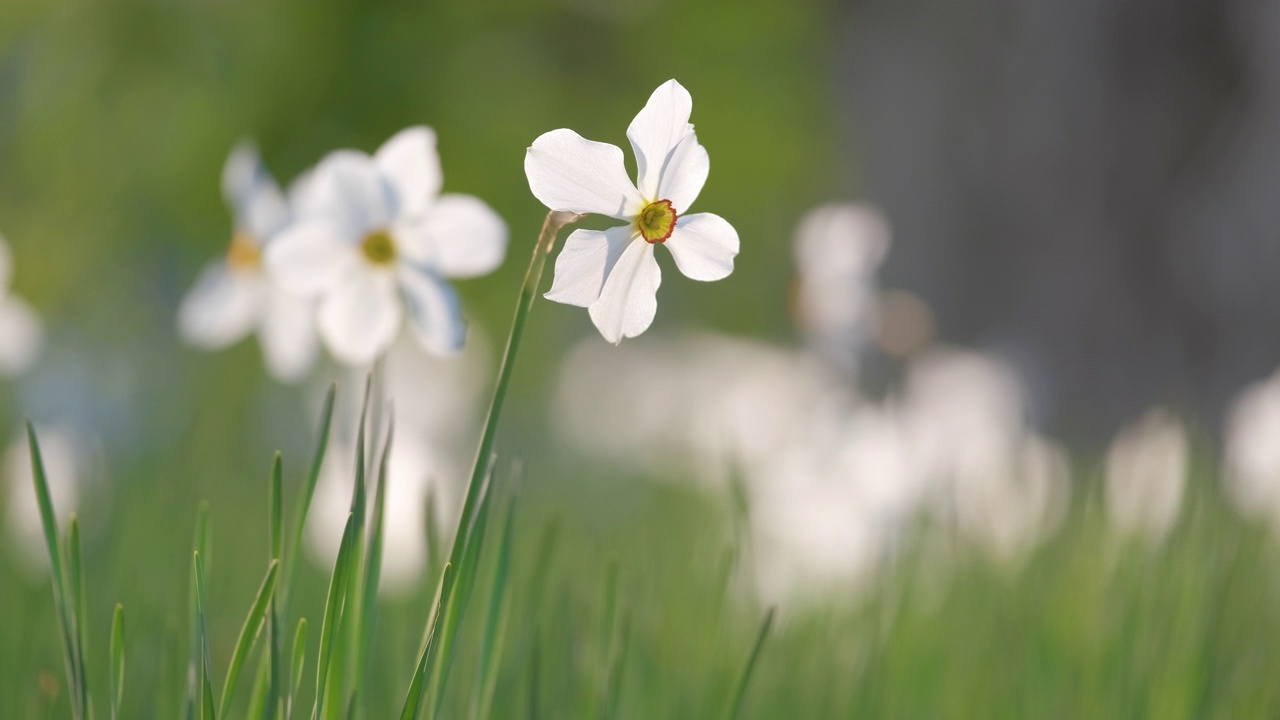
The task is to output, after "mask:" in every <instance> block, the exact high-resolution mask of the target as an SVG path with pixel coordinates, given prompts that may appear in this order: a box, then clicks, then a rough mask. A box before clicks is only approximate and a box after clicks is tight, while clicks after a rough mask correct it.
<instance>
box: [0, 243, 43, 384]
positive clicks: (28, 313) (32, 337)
mask: <svg viewBox="0 0 1280 720" xmlns="http://www.w3.org/2000/svg"><path fill="white" fill-rule="evenodd" d="M12 274H13V261H12V258H11V256H10V255H9V246H8V245H6V244H5V241H4V238H3V237H0V375H20V374H22V373H23V372H24V371H26V370H27V368H29V367H31V364H32V363H34V362H35V360H36V356H37V355H39V353H40V345H41V344H42V342H43V340H44V326H43V325H42V324H41V322H40V317H39V316H38V315H36V312H35V311H34V310H32V309H31V306H30V305H28V304H27V303H25V302H23V301H22V300H21V299H19V298H17V297H15V296H13V295H10V294H9V279H10V276H11V275H12Z"/></svg>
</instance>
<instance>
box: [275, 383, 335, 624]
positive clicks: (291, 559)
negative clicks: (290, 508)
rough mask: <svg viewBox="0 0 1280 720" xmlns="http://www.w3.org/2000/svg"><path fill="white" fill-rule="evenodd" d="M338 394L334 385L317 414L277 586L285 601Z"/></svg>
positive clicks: (322, 459) (327, 449) (327, 445)
mask: <svg viewBox="0 0 1280 720" xmlns="http://www.w3.org/2000/svg"><path fill="white" fill-rule="evenodd" d="M337 394H338V386H337V385H336V384H334V385H330V386H329V392H327V393H326V394H325V396H324V407H323V409H322V410H321V411H320V430H319V434H318V436H317V439H316V451H315V454H314V455H313V456H312V459H311V470H310V472H309V473H308V474H307V482H306V484H305V485H303V486H302V495H301V496H300V497H299V498H298V509H297V511H296V513H295V514H294V519H293V532H292V534H291V535H290V537H289V546H288V548H286V549H285V552H287V553H288V557H286V558H284V567H285V577H284V580H285V582H284V584H283V585H281V586H280V596H281V597H282V598H283V599H284V601H285V602H287V601H288V599H289V587H290V586H291V585H292V584H293V578H294V576H295V574H296V572H297V564H298V563H297V557H298V550H299V548H301V547H302V529H303V527H304V526H305V525H306V522H307V513H308V512H310V511H311V500H312V498H313V497H315V494H316V483H317V482H319V480H320V469H321V468H322V467H323V466H324V458H325V454H326V453H327V452H328V451H329V431H330V429H331V428H332V427H333V406H334V399H335V398H336V397H337Z"/></svg>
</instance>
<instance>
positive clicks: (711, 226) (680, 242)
mask: <svg viewBox="0 0 1280 720" xmlns="http://www.w3.org/2000/svg"><path fill="white" fill-rule="evenodd" d="M663 245H666V246H667V249H668V250H670V251H671V256H672V257H674V258H675V259H676V267H678V268H680V272H682V273H684V276H685V277H687V278H690V279H691V280H720V279H723V278H725V277H728V276H729V273H732V272H733V259H734V258H735V257H736V256H737V255H738V231H737V230H734V229H733V226H732V225H730V224H729V223H728V221H726V220H725V219H724V218H722V217H720V216H719V215H713V214H711V213H695V214H693V215H685V216H683V217H681V218H680V219H678V220H677V221H676V229H675V231H674V232H672V233H671V237H670V238H667V241H666V242H665V243H663Z"/></svg>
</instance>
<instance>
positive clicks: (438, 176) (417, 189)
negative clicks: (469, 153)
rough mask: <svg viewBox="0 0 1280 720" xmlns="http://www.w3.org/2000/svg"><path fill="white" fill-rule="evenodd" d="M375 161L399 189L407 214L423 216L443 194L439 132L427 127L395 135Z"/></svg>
mask: <svg viewBox="0 0 1280 720" xmlns="http://www.w3.org/2000/svg"><path fill="white" fill-rule="evenodd" d="M373 161H374V163H375V164H376V165H377V166H378V169H379V170H381V171H382V173H383V175H384V176H386V178H387V179H388V180H389V181H390V182H391V185H392V186H394V187H395V189H396V193H397V194H398V195H399V200H400V208H401V210H402V211H403V212H405V213H408V214H410V215H418V214H420V213H422V212H423V211H425V210H426V209H427V207H428V206H430V205H431V203H432V201H433V200H435V199H436V196H437V195H439V194H440V186H441V185H442V184H443V183H444V174H443V173H442V171H441V169H440V155H439V154H438V153H437V152H436V133H435V131H434V130H432V129H431V128H429V127H427V126H425V125H418V126H415V127H411V128H406V129H404V130H401V131H400V132H398V133H396V134H395V135H393V136H392V137H391V139H390V140H388V141H386V142H385V143H383V144H382V147H380V148H378V152H377V153H376V154H375V155H374V156H373Z"/></svg>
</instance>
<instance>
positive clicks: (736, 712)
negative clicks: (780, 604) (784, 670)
mask: <svg viewBox="0 0 1280 720" xmlns="http://www.w3.org/2000/svg"><path fill="white" fill-rule="evenodd" d="M773 611H774V608H769V611H768V612H766V613H765V614H764V621H763V622H761V623H760V633H759V634H758V635H756V644H755V646H754V647H752V648H751V658H750V659H749V660H747V667H746V668H744V669H743V671H742V679H741V680H739V681H738V689H737V691H736V692H735V693H734V699H733V703H732V704H731V705H730V706H729V713H728V714H727V715H725V717H726V718H728V720H734V719H735V718H737V717H739V716H740V715H741V714H742V703H743V701H744V700H745V699H746V697H747V685H748V684H749V683H750V682H751V673H752V671H753V670H755V667H756V661H757V660H759V659H760V650H761V648H763V647H764V640H765V638H766V637H768V636H769V628H770V627H772V626H773Z"/></svg>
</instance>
